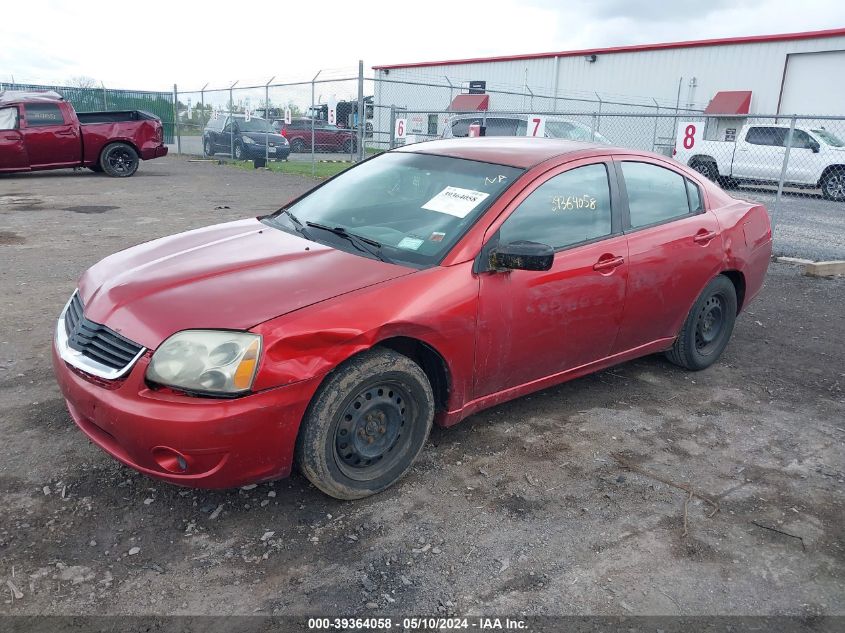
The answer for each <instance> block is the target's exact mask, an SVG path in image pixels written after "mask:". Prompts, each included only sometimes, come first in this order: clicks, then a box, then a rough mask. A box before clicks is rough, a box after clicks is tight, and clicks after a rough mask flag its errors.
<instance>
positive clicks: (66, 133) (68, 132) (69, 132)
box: [56, 130, 76, 136]
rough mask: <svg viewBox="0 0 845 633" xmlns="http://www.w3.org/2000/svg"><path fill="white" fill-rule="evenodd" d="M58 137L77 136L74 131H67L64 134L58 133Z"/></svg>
mask: <svg viewBox="0 0 845 633" xmlns="http://www.w3.org/2000/svg"><path fill="white" fill-rule="evenodd" d="M56 136H76V133H75V132H74V131H73V130H65V131H63V132H56Z"/></svg>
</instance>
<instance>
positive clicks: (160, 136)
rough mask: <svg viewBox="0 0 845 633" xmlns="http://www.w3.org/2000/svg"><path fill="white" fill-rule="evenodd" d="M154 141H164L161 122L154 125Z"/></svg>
mask: <svg viewBox="0 0 845 633" xmlns="http://www.w3.org/2000/svg"><path fill="white" fill-rule="evenodd" d="M156 141H157V142H158V143H163V142H164V127H162V125H161V123H159V124H158V125H157V126H156Z"/></svg>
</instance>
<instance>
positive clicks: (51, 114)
mask: <svg viewBox="0 0 845 633" xmlns="http://www.w3.org/2000/svg"><path fill="white" fill-rule="evenodd" d="M24 107H25V108H26V126H27V127H46V126H49V125H64V123H65V119H64V117H63V116H62V109H61V108H60V107H59V105H58V104H57V103H27V104H26V106H24Z"/></svg>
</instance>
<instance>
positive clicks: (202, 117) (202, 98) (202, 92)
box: [200, 82, 208, 155]
mask: <svg viewBox="0 0 845 633" xmlns="http://www.w3.org/2000/svg"><path fill="white" fill-rule="evenodd" d="M206 88H208V83H207V82H206V84H205V85H204V86H203V87H202V90H200V102H201V103H202V110H200V112H201V113H202V114H201V115H200V125H202V127H203V129H202V130H200V138H202V153H203V155H205V137H204V135H205V125H206V123H208V120H206V118H205V89H206Z"/></svg>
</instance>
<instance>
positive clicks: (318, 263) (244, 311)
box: [79, 219, 415, 348]
mask: <svg viewBox="0 0 845 633" xmlns="http://www.w3.org/2000/svg"><path fill="white" fill-rule="evenodd" d="M413 272H415V271H414V269H410V268H406V267H403V266H398V265H395V264H389V263H386V262H381V261H378V260H374V259H369V258H366V257H363V256H358V255H353V254H351V253H346V252H344V251H341V250H337V249H334V248H332V247H330V246H325V245H322V244H317V243H315V242H310V241H308V240H305V239H304V238H301V237H299V236H298V235H292V234H290V233H286V232H284V231H280V230H278V229H274V228H271V227H269V226H267V225H266V224H263V223H262V222H260V221H258V220H256V219H251V220H240V221H237V222H229V223H226V224H218V225H215V226H210V227H207V228H203V229H198V230H195V231H189V232H187V233H180V234H178V235H174V236H171V237H165V238H162V239H158V240H154V241H152V242H147V243H145V244H141V245H139V246H134V247H132V248H130V249H127V250H125V251H121V252H119V253H116V254H114V255H111V256H109V257H106V258H105V259H104V260H102V261H101V262H99V263H97V264H95V265H94V266H92V267H91V268H90V269H89V270H88V271H87V272H86V273H85V274H84V275H83V276H82V279H81V280H80V282H79V293H80V298H81V299H82V302H83V304H84V306H85V316H86V317H87V318H88V319H90V320H92V321H94V322H96V323H101V324H104V325H107V326H108V327H110V328H111V329H113V330H115V331H117V332H120V333H121V334H123V335H124V336H126V337H127V338H129V339H131V340H133V341H135V342H137V343H139V344H141V345H143V346H144V347H148V348H155V347H157V346H158V345H159V344H160V343H161V342H162V341H163V340H164V339H166V338H167V337H168V336H170V335H171V334H173V333H174V332H178V331H180V330H185V329H195V328H196V329H202V328H220V329H235V330H246V329H249V328H251V327H253V326H255V325H257V324H259V323H262V322H263V321H267V320H269V319H272V318H275V317H277V316H281V315H283V314H286V313H288V312H292V311H294V310H298V309H300V308H304V307H305V306H308V305H312V304H314V303H318V302H320V301H325V300H326V299H330V298H332V297H336V296H338V295H342V294H345V293H348V292H352V291H355V290H358V289H361V288H365V287H367V286H371V285H373V284H377V283H381V282H384V281H387V280H390V279H394V278H396V277H401V276H403V275H408V274H411V273H413Z"/></svg>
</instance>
